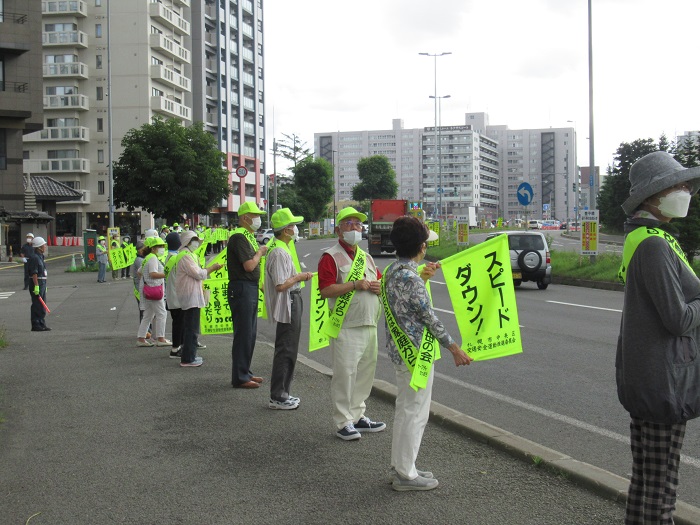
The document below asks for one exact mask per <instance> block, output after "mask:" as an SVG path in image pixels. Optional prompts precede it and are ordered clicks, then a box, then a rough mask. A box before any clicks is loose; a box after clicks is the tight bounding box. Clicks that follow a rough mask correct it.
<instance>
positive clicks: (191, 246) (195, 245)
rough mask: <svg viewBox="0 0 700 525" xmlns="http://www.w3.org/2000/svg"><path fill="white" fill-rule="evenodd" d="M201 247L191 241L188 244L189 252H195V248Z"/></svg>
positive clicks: (196, 242) (197, 242)
mask: <svg viewBox="0 0 700 525" xmlns="http://www.w3.org/2000/svg"><path fill="white" fill-rule="evenodd" d="M200 246H201V245H200V244H199V241H192V242H191V243H190V244H189V247H190V250H192V251H195V250H196V249H197V248H199V247H200Z"/></svg>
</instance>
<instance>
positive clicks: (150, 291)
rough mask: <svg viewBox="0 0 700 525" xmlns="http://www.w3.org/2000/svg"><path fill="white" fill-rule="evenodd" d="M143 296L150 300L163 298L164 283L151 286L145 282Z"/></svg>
mask: <svg viewBox="0 0 700 525" xmlns="http://www.w3.org/2000/svg"><path fill="white" fill-rule="evenodd" d="M143 296H144V297H145V298H146V299H148V300H149V301H160V300H161V299H162V298H163V285H162V284H159V285H158V286H150V285H148V284H146V283H144V284H143Z"/></svg>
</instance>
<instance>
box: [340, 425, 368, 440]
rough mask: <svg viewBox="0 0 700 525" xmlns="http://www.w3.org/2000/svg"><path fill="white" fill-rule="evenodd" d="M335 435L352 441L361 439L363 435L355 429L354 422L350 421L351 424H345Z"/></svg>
mask: <svg viewBox="0 0 700 525" xmlns="http://www.w3.org/2000/svg"><path fill="white" fill-rule="evenodd" d="M335 435H336V436H338V437H339V438H340V439H342V440H343V441H352V440H354V439H360V438H361V437H362V434H360V433H359V432H358V431H357V430H355V427H354V426H353V424H352V423H350V424H349V425H345V426H344V427H343V428H341V429H340V430H338V432H336V433H335Z"/></svg>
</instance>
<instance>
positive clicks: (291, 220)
mask: <svg viewBox="0 0 700 525" xmlns="http://www.w3.org/2000/svg"><path fill="white" fill-rule="evenodd" d="M270 220H271V221H272V229H273V230H279V229H281V228H284V227H286V226H289V225H290V224H301V223H302V222H304V217H301V216H299V217H297V216H295V215H292V211H291V210H290V209H289V208H282V209H279V210H277V211H276V212H275V213H273V214H272V216H271V217H270Z"/></svg>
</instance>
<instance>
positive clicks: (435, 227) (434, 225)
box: [427, 221, 440, 247]
mask: <svg viewBox="0 0 700 525" xmlns="http://www.w3.org/2000/svg"><path fill="white" fill-rule="evenodd" d="M427 226H428V228H429V229H431V230H433V231H434V232H435V233H437V234H438V240H437V241H430V242H429V243H428V247H430V246H440V223H439V222H438V221H433V222H429V223H428V224H427Z"/></svg>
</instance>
